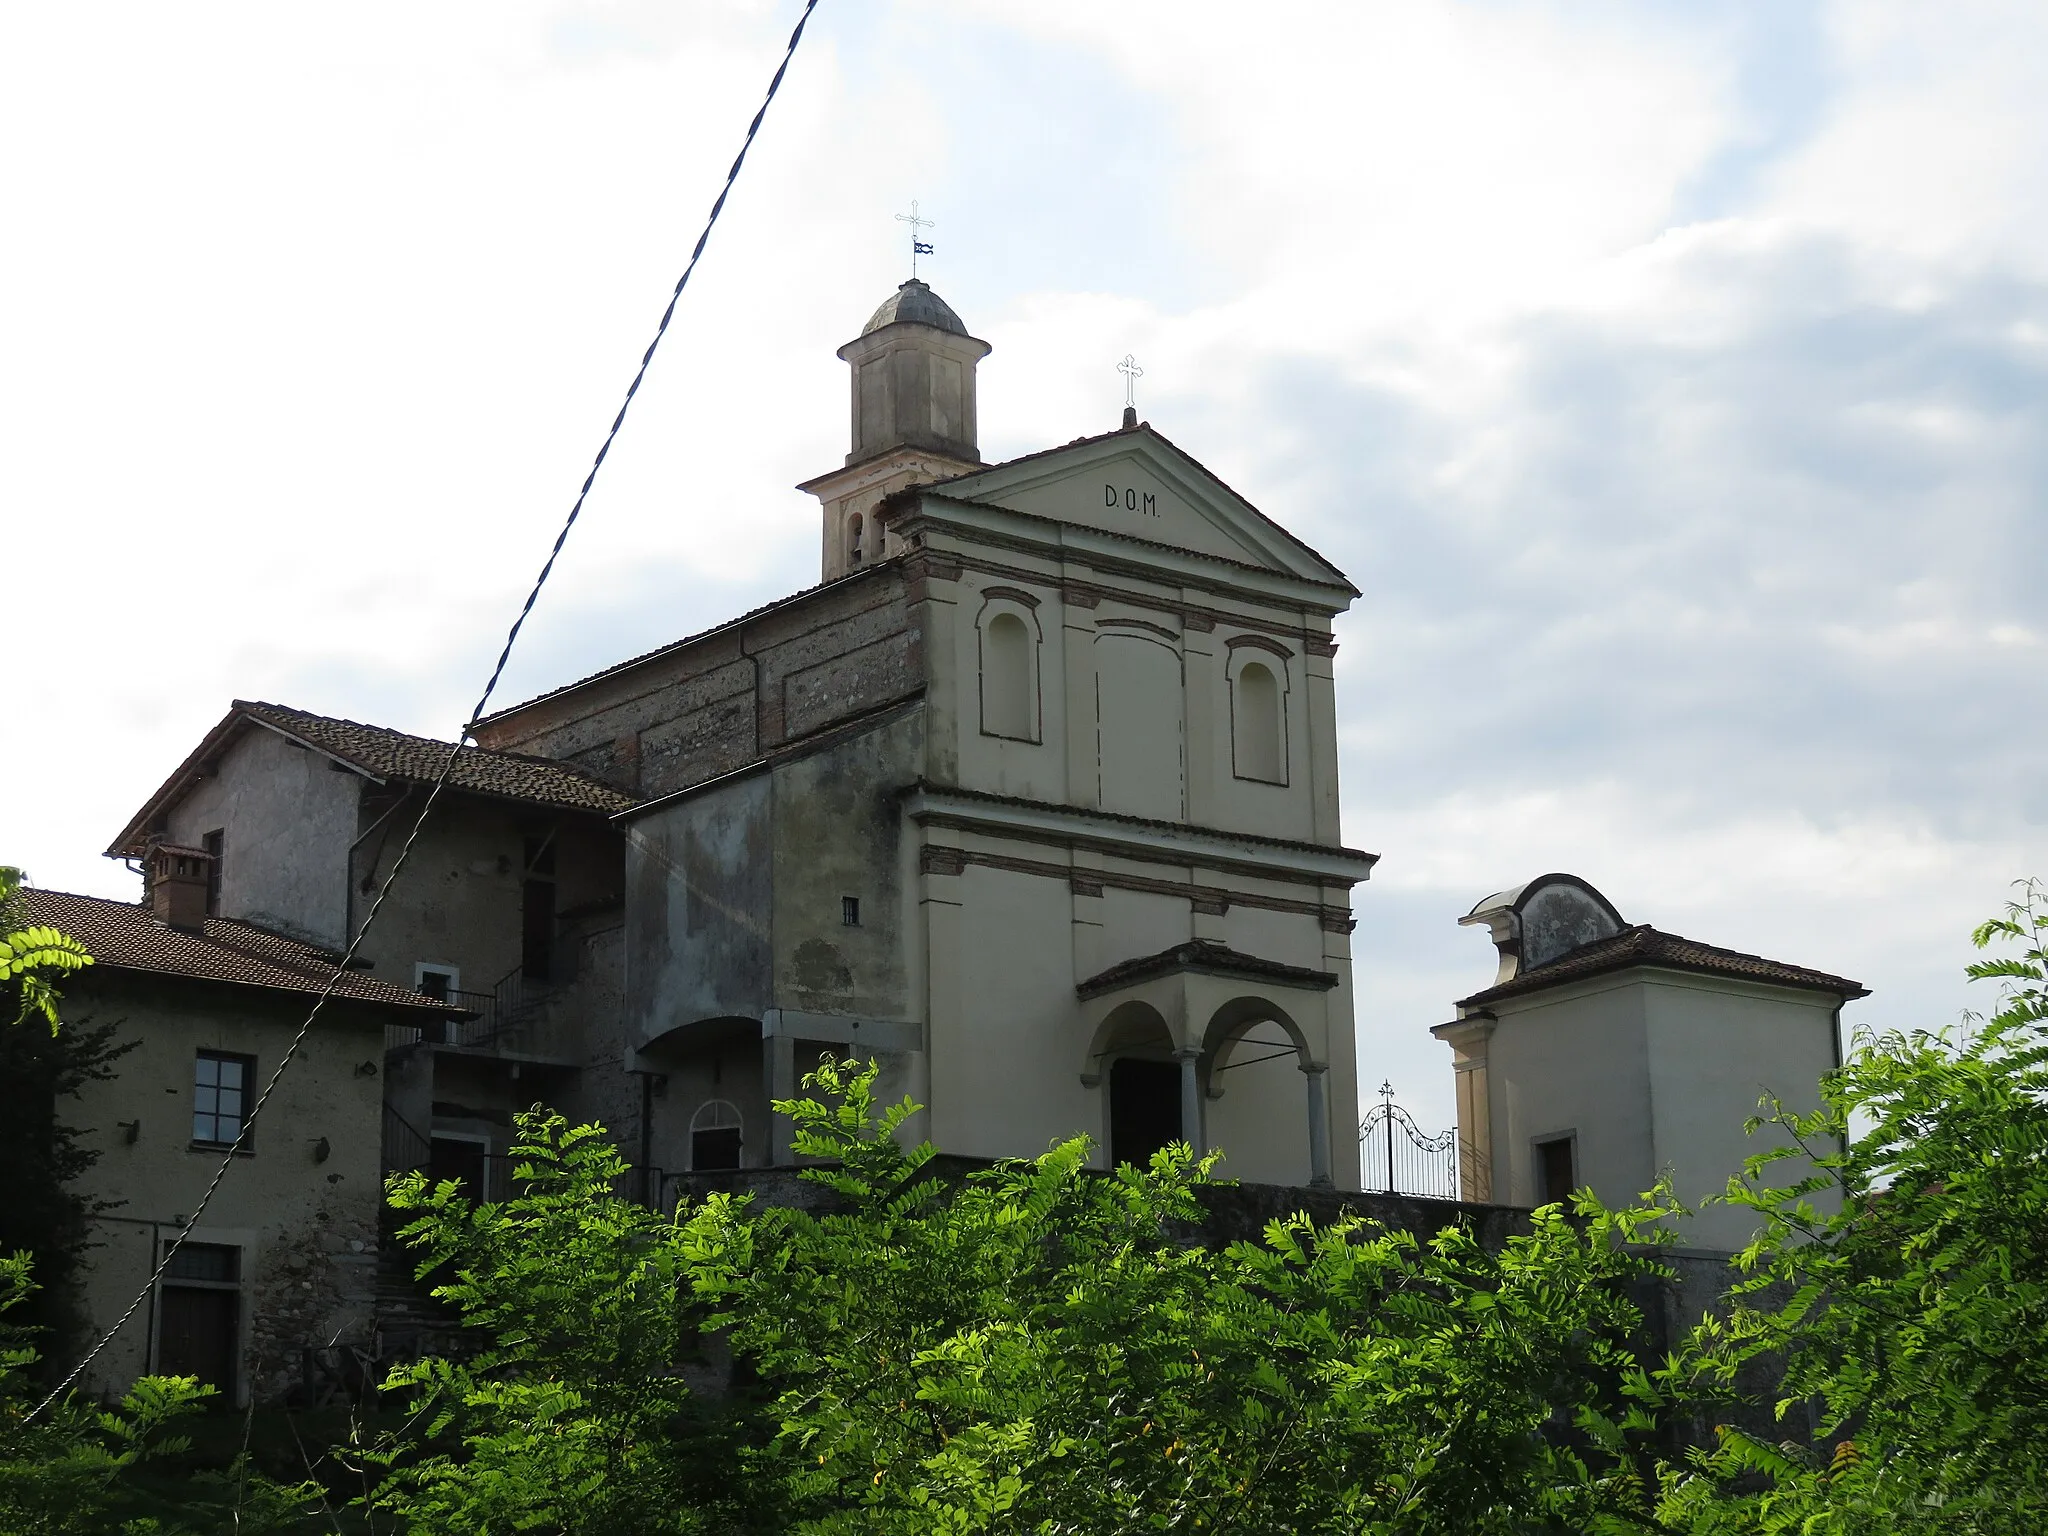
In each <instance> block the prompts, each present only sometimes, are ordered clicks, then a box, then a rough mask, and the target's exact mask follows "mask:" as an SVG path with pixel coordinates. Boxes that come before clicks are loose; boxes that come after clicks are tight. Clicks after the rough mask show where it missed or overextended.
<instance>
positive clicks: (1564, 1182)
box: [1536, 1136, 1578, 1205]
mask: <svg viewBox="0 0 2048 1536" xmlns="http://www.w3.org/2000/svg"><path fill="white" fill-rule="evenodd" d="M1573 1161H1574V1159H1573V1157H1572V1138H1571V1137H1569V1136H1560V1137H1558V1138H1557V1139H1556V1140H1554V1141H1539V1142H1537V1143H1536V1177H1537V1180H1538V1181H1539V1183H1540V1184H1541V1188H1539V1189H1538V1190H1537V1191H1536V1203H1537V1204H1538V1205H1563V1204H1567V1203H1569V1202H1570V1200H1571V1198H1572V1191H1573V1190H1574V1189H1576V1188H1577V1187H1578V1179H1577V1173H1576V1170H1575V1169H1574V1168H1573V1167H1572V1164H1573Z"/></svg>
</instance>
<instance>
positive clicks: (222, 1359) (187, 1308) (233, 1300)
mask: <svg viewBox="0 0 2048 1536" xmlns="http://www.w3.org/2000/svg"><path fill="white" fill-rule="evenodd" d="M241 1299H242V1298H241V1294H240V1293H239V1292H238V1291H235V1290H232V1289H229V1288H226V1287H222V1288H219V1289H215V1288H212V1287H206V1288H201V1287H199V1286H187V1285H166V1286H165V1287H164V1289H163V1304H162V1306H161V1308H160V1309H159V1312H158V1322H157V1326H158V1330H159V1332H158V1337H157V1347H156V1368H157V1372H158V1374H159V1375H163V1376H197V1377H198V1378H199V1379H200V1380H201V1381H203V1382H207V1383H209V1384H210V1385H212V1386H216V1387H218V1388H220V1393H221V1397H222V1398H223V1399H225V1400H226V1401H228V1402H230V1403H232V1402H233V1401H234V1396H235V1364H236V1360H237V1357H238V1356H239V1354H240V1350H239V1349H238V1348H237V1347H236V1337H235V1335H236V1325H237V1324H238V1323H239V1322H240V1320H241V1317H240V1313H241Z"/></svg>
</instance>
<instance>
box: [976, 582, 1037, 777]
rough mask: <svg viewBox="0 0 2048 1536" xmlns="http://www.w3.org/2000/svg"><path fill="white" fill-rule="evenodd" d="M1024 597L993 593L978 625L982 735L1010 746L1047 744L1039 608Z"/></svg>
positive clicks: (988, 597) (980, 615) (986, 599)
mask: <svg viewBox="0 0 2048 1536" xmlns="http://www.w3.org/2000/svg"><path fill="white" fill-rule="evenodd" d="M1022 596H1023V594H1016V595H1010V594H998V593H990V594H989V595H987V596H986V597H985V598H984V599H983V600H982V605H981V612H980V614H979V615H978V616H977V617H976V619H975V633H976V639H977V650H976V659H977V662H978V668H979V674H980V701H981V733H982V735H984V736H997V737H1001V738H1003V739H1004V740H1008V741H1031V742H1035V741H1038V740H1040V739H1041V729H1040V715H1041V708H1040V702H1039V650H1040V644H1041V641H1042V640H1043V638H1044V637H1043V635H1041V633H1040V632H1039V627H1038V613H1037V611H1036V605H1035V604H1033V603H1029V602H1026V601H1020V598H1021V597H1022Z"/></svg>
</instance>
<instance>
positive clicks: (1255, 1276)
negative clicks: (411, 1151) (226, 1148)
mask: <svg viewBox="0 0 2048 1536" xmlns="http://www.w3.org/2000/svg"><path fill="white" fill-rule="evenodd" d="M808 1081H809V1083H810V1084H811V1086H813V1087H814V1088H815V1090H816V1091H817V1093H818V1098H817V1099H809V1100H798V1101H795V1102H791V1103H786V1104H784V1105H781V1106H779V1107H780V1108H781V1109H782V1110H783V1111H784V1112H786V1113H789V1114H791V1115H792V1116H793V1119H794V1123H795V1128H796V1140H795V1145H796V1149H797V1150H798V1151H799V1152H800V1153H802V1154H804V1155H805V1156H807V1157H812V1158H818V1159H825V1160H828V1161H826V1162H824V1163H822V1164H821V1165H820V1166H817V1167H813V1168H810V1169H807V1170H806V1171H805V1173H804V1175H803V1177H805V1178H806V1179H808V1180H810V1181H811V1182H812V1183H813V1184H815V1185H817V1186H819V1193H820V1195H821V1196H823V1197H825V1198H824V1199H823V1201H822V1208H821V1209H819V1210H805V1209H799V1208H796V1207H792V1206H777V1207H773V1208H768V1209H763V1210H758V1211H757V1210H755V1209H753V1208H752V1207H751V1206H749V1205H748V1203H747V1202H746V1201H744V1200H735V1199H731V1198H728V1197H724V1196H713V1197H712V1198H710V1199H709V1200H707V1201H706V1202H704V1203H703V1204H702V1205H700V1206H696V1207H693V1208H689V1209H686V1210H684V1211H681V1212H679V1213H678V1215H677V1216H676V1217H675V1218H674V1219H673V1220H668V1221H663V1220H660V1219H658V1218H655V1217H653V1216H651V1215H650V1214H649V1213H647V1212H646V1211H644V1210H642V1209H640V1208H639V1207H637V1206H634V1205H632V1204H631V1203H629V1202H626V1201H623V1200H620V1199H618V1198H617V1197H615V1196H613V1195H612V1193H611V1188H612V1185H613V1183H614V1182H615V1181H616V1179H617V1177H618V1175H619V1174H620V1173H621V1172H622V1171H623V1170H622V1166H621V1165H620V1163H619V1161H618V1159H617V1155H616V1153H615V1152H613V1151H612V1150H611V1149H610V1147H609V1146H608V1145H607V1144H606V1143H604V1141H603V1140H602V1138H601V1137H600V1136H599V1135H598V1134H597V1132H595V1131H594V1130H593V1129H591V1128H588V1127H585V1128H579V1129H570V1128H569V1127H567V1126H566V1125H565V1124H564V1123H563V1122H561V1121H560V1120H559V1119H556V1118H552V1117H546V1116H540V1115H530V1116H527V1117H525V1118H524V1119H523V1120H522V1122H521V1129H522V1137H523V1141H522V1145H521V1147H520V1149H519V1152H518V1160H519V1161H518V1166H517V1168H516V1172H515V1180H516V1181H517V1182H518V1183H519V1184H520V1186H521V1189H520V1192H519V1193H517V1194H516V1195H515V1196H514V1197H513V1198H512V1199H510V1200H507V1201H505V1202H502V1203H500V1204H485V1205H474V1204H471V1203H470V1202H469V1201H467V1200H466V1199H464V1198H463V1196H462V1194H461V1192H460V1188H459V1186H457V1185H455V1184H453V1183H443V1184H441V1185H438V1186H429V1185H428V1184H427V1183H426V1182H425V1181H424V1179H422V1178H421V1177H419V1176H417V1175H415V1176H411V1177H409V1178H407V1179H404V1180H401V1181H398V1182H397V1183H396V1184H395V1185H394V1188H393V1200H394V1203H395V1204H397V1205H398V1206H399V1207H400V1208H401V1209H403V1210H406V1211H408V1212H409V1213H411V1214H412V1215H413V1217H414V1220H413V1222H412V1224H411V1225H410V1226H409V1227H408V1228H407V1233H408V1235H409V1237H410V1238H411V1239H412V1240H413V1241H414V1242H415V1243H417V1244H418V1245H419V1246H420V1248H421V1251H422V1256H423V1257H422V1267H423V1269H429V1270H431V1269H435V1268H436V1267H439V1268H442V1269H444V1270H445V1271H446V1272H447V1273H448V1274H449V1275H451V1276H452V1278H450V1279H448V1280H446V1281H445V1282H444V1283H443V1284H442V1286H441V1287H440V1290H439V1294H441V1295H442V1296H443V1297H445V1298H446V1299H448V1300H450V1301H451V1302H453V1303H455V1304H456V1305H457V1306H458V1307H460V1308H461V1310H462V1313H463V1315H464V1317H465V1319H466V1320H467V1321H469V1322H470V1323H472V1324H473V1325H475V1326H477V1327H478V1328H480V1329H482V1330H484V1331H485V1332H487V1333H488V1334H490V1335H491V1336H492V1337H493V1338H494V1339H495V1340H496V1343H495V1344H494V1345H493V1346H492V1347H490V1348H488V1349H486V1350H485V1351H484V1353H483V1354H482V1355H480V1356H479V1357H478V1358H476V1359H475V1360H472V1361H469V1362H466V1363H454V1362H448V1361H438V1360H436V1361H427V1362H423V1363H421V1364H420V1365H418V1366H416V1367H412V1368H409V1369H407V1370H404V1371H401V1372H399V1373H398V1374H397V1375H396V1376H395V1377H394V1380H393V1386H394V1387H395V1388H396V1389H398V1390H400V1391H402V1392H406V1393H408V1394H410V1399H411V1402H412V1406H413V1413H414V1416H415V1417H414V1423H415V1425H416V1426H417V1429H416V1431H415V1433H417V1434H419V1435H422V1436H424V1437H425V1448H424V1450H422V1449H421V1448H420V1447H419V1446H417V1445H408V1443H407V1441H408V1437H407V1436H403V1435H402V1436H400V1437H398V1438H397V1440H396V1441H394V1442H390V1443H387V1444H385V1445H384V1446H383V1447H381V1448H379V1449H378V1450H377V1451H376V1452H375V1453H374V1455H373V1456H372V1457H371V1460H372V1462H373V1463H374V1465H375V1467H376V1469H377V1470H378V1471H379V1472H380V1473H381V1475H382V1476H383V1478H384V1481H383V1482H382V1484H381V1485H380V1486H379V1488H378V1489H377V1490H376V1491H375V1493H374V1494H373V1495H372V1497H371V1499H370V1501H369V1502H370V1504H371V1506H372V1508H373V1510H375V1511H377V1512H380V1513H383V1514H387V1515H389V1516H392V1517H396V1518H398V1519H399V1520H401V1521H402V1523H403V1526H404V1528H405V1529H406V1530H408V1531H412V1532H419V1533H427V1532H435V1533H438V1532H449V1533H454V1532H458V1531H459V1532H486V1531H488V1532H497V1531H507V1532H509V1531H515V1530H526V1529H536V1530H549V1531H563V1532H577V1533H586V1532H588V1533H599V1532H603V1533H607V1536H609V1533H613V1532H619V1533H624V1532H657V1531H659V1532H671V1531H689V1530H695V1529H699V1528H709V1529H719V1530H731V1529H759V1530H775V1531H809V1532H820V1533H823V1532H838V1531H849V1532H850V1531H863V1532H873V1531H882V1532H887V1531H905V1532H910V1531H916V1532H933V1531H937V1532H961V1533H964V1532H974V1531H993V1530H1004V1531H1009V1530H1036V1531H1042V1532H1048V1533H1050V1532H1076V1533H1078V1532H1104V1533H1107V1532H1130V1531H1143V1530H1156V1531H1175V1530H1182V1531H1190V1532H1194V1531H1204V1532H1207V1531H1236V1532H1244V1533H1266V1532H1281V1531H1286V1532H1301V1531H1322V1530H1327V1531H1340V1530H1341V1531H1345V1532H1355V1531H1387V1532H1393V1531H1402V1532H1416V1533H1424V1532H1435V1531H1443V1532H1451V1531H1458V1532H1474V1533H1485V1532H1495V1531H1498V1532H1503V1533H1506V1532H1520V1531H1529V1530H1545V1529H1558V1530H1564V1529H1582V1528H1584V1526H1585V1524H1586V1522H1587V1521H1588V1520H1590V1519H1591V1518H1593V1517H1594V1516H1596V1515H1598V1514H1599V1513H1601V1512H1603V1511H1605V1512H1608V1513H1611V1514H1615V1515H1617V1516H1620V1515H1622V1514H1626V1513H1629V1512H1637V1513H1640V1512H1643V1511H1646V1510H1647V1508H1648V1504H1649V1501H1650V1499H1651V1498H1652V1497H1653V1496H1654V1491H1655V1487H1656V1471H1657V1468H1656V1464H1655V1461H1654V1458H1653V1457H1652V1456H1651V1455H1650V1452H1649V1445H1650V1439H1649V1437H1650V1432H1651V1430H1652V1428H1653V1426H1652V1424H1651V1421H1650V1419H1649V1417H1648V1415H1647V1414H1646V1413H1645V1412H1644V1411H1643V1409H1642V1407H1641V1406H1640V1403H1641V1401H1642V1400H1644V1399H1646V1398H1647V1397H1648V1395H1649V1387H1648V1384H1647V1381H1646V1379H1645V1377H1644V1374H1643V1372H1642V1371H1641V1369H1640V1368H1639V1367H1638V1365H1637V1364H1636V1361H1635V1358H1634V1355H1633V1353H1632V1350H1631V1340H1632V1339H1633V1337H1634V1336H1635V1334H1636V1332H1637V1331H1638V1329H1639V1326H1640V1323H1641V1316H1640V1314H1639V1312H1638V1311H1637V1309H1636V1307H1635V1305H1634V1303H1633V1301H1632V1299H1631V1292H1632V1290H1633V1288H1634V1287H1636V1286H1638V1285H1639V1284H1641V1283H1642V1282H1643V1281H1645V1280H1646V1279H1648V1278H1650V1277H1652V1276H1653V1275H1654V1273H1655V1266H1654V1264H1653V1263H1652V1262H1651V1260H1650V1258H1648V1257H1646V1256H1645V1254H1644V1252H1643V1251H1642V1250H1643V1245H1644V1244H1646V1243H1648V1242H1649V1241H1650V1240H1651V1239H1652V1238H1653V1237H1654V1236H1655V1231H1654V1228H1653V1225H1652V1223H1653V1222H1654V1221H1656V1220H1657V1219H1658V1217H1659V1216H1660V1215H1669V1214H1671V1212H1670V1209H1669V1207H1668V1204H1666V1205H1664V1206H1662V1207H1659V1208H1651V1209H1646V1210H1643V1211H1634V1212H1627V1213H1621V1214H1613V1213H1608V1212H1603V1211H1600V1210H1598V1209H1597V1208H1596V1207H1591V1206H1588V1207H1587V1208H1586V1209H1585V1210H1584V1212H1583V1213H1582V1215H1581V1216H1580V1217H1579V1218H1578V1219H1577V1220H1572V1219H1568V1218H1567V1216H1566V1215H1565V1213H1563V1212H1561V1211H1557V1210H1551V1211H1547V1212H1544V1213H1541V1214H1540V1215H1539V1216H1538V1218H1537V1219H1536V1223H1535V1230H1534V1231H1533V1232H1532V1233H1531V1234H1529V1235H1528V1236H1525V1237H1521V1238H1517V1239H1515V1240H1513V1241H1512V1242H1511V1243H1510V1244H1509V1245H1508V1247H1507V1249H1506V1250H1505V1251H1504V1252H1497V1253H1496V1252H1488V1251H1487V1250H1486V1249H1485V1248H1484V1247H1482V1246H1481V1245H1480V1244H1479V1243H1478V1242H1477V1241H1476V1240H1475V1239H1474V1238H1473V1237H1472V1236H1471V1235H1469V1234H1467V1233H1464V1232H1462V1231H1459V1230H1456V1229H1453V1230H1450V1231H1446V1232H1444V1233H1441V1234H1439V1235H1438V1236H1437V1237H1436V1238H1435V1239H1433V1240H1431V1241H1429V1242H1418V1241H1417V1240H1416V1239H1415V1238H1413V1237H1411V1236H1409V1235H1408V1234H1406V1233H1396V1232H1389V1231H1384V1230H1380V1229H1377V1228H1374V1227H1372V1226H1370V1225H1369V1224H1367V1223H1363V1222H1358V1221H1345V1222H1340V1223H1337V1224H1334V1225H1331V1226H1327V1227H1318V1226H1316V1225H1315V1224H1314V1223H1312V1222H1310V1221H1308V1220H1307V1219H1306V1218H1296V1219H1293V1220H1290V1221H1286V1222H1280V1223H1276V1224H1274V1225H1273V1226H1272V1227H1271V1228H1270V1229H1269V1230H1268V1231H1267V1233H1266V1235H1265V1240H1264V1241H1263V1242H1260V1243H1239V1244H1235V1245H1233V1246H1231V1247H1229V1248H1227V1249H1224V1250H1221V1251H1218V1250H1216V1249H1213V1248H1210V1247H1205V1246H1202V1245H1201V1244H1199V1243H1197V1242H1194V1241H1193V1240H1192V1239H1193V1237H1194V1235H1195V1233H1196V1231H1197V1229H1198V1226H1199V1224H1200V1222H1201V1219H1202V1211H1201V1208H1200V1206H1199V1204H1198V1203H1197V1198H1196V1192H1197V1190H1198V1188H1199V1187H1200V1186H1201V1184H1202V1183H1204V1182H1205V1181H1206V1180H1207V1178H1208V1176H1209V1171H1210V1166H1211V1163H1210V1160H1196V1159H1193V1158H1191V1157H1190V1156H1189V1154H1188V1153H1187V1151H1186V1149H1185V1148H1180V1149H1176V1150H1171V1151H1168V1152H1166V1153H1162V1154H1161V1155H1159V1156H1158V1157H1156V1158H1155V1159H1154V1160H1153V1162H1152V1165H1151V1166H1150V1167H1149V1168H1147V1169H1142V1170H1140V1169H1135V1168H1128V1167H1127V1168H1123V1169H1120V1170H1118V1171H1117V1172H1116V1173H1115V1174H1114V1175H1111V1176H1104V1175H1100V1174H1095V1173H1090V1172H1089V1171H1087V1170H1086V1168H1085V1167H1084V1163H1085V1158H1086V1153H1087V1147H1086V1143H1085V1142H1082V1141H1078V1140H1077V1141H1073V1142H1069V1143H1066V1144H1064V1145H1061V1146H1058V1147H1055V1148H1053V1149H1052V1150H1051V1151H1049V1152H1048V1153H1047V1154H1046V1155H1044V1156H1043V1157H1040V1158H1036V1159H1031V1160H1027V1161H1015V1162H1007V1163H1003V1164H999V1165H997V1166H996V1167H994V1168H991V1169H988V1170H986V1171H981V1172H976V1173H973V1174H970V1175H968V1176H967V1177H966V1178H965V1179H964V1180H961V1181H948V1180H945V1179H942V1178H940V1177H937V1176H936V1175H935V1174H934V1173H933V1171H932V1161H931V1160H932V1155H933V1154H932V1149H931V1148H930V1147H929V1146H920V1147H916V1148H905V1147H904V1146H902V1145H901V1143H900V1140H899V1135H900V1132H901V1131H902V1128H903V1124H904V1121H905V1120H906V1119H907V1118H908V1117H909V1116H910V1115H911V1114H912V1113H913V1112H914V1111H913V1106H911V1105H910V1104H908V1103H907V1102H906V1103H903V1104H898V1105H896V1106H894V1107H892V1108H888V1109H878V1107H877V1106H876V1105H875V1103H874V1102H873V1099H872V1089H873V1082H874V1072H873V1069H872V1068H868V1069H865V1070H861V1069H857V1068H856V1067H855V1065H854V1064H853V1063H844V1064H834V1063H828V1064H826V1065H825V1066H824V1067H822V1068H821V1069H820V1071H819V1072H818V1073H817V1074H815V1075H814V1077H813V1078H811V1079H809V1080H808ZM706 1339H708V1340H710V1341H711V1342H712V1344H713V1345H714V1346H715V1347H716V1348H717V1349H719V1350H729V1351H730V1353H731V1355H732V1357H733V1360H734V1362H735V1376H736V1378H737V1380H738V1382H739V1383H740V1389H739V1390H738V1391H737V1392H735V1393H734V1394H733V1395H732V1396H731V1397H728V1398H726V1399H724V1400H723V1401H716V1402H709V1403H706V1402H702V1401H700V1400H698V1399H695V1398H693V1397H692V1396H691V1395H690V1394H689V1392H688V1391H687V1388H686V1381H687V1374H686V1371H685V1369H684V1362H685V1361H686V1360H687V1359H688V1357H689V1356H690V1354H691V1352H692V1350H693V1348H694V1347H695V1346H696V1345H697V1344H698V1343H699V1342H700V1341H702V1340H706Z"/></svg>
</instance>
